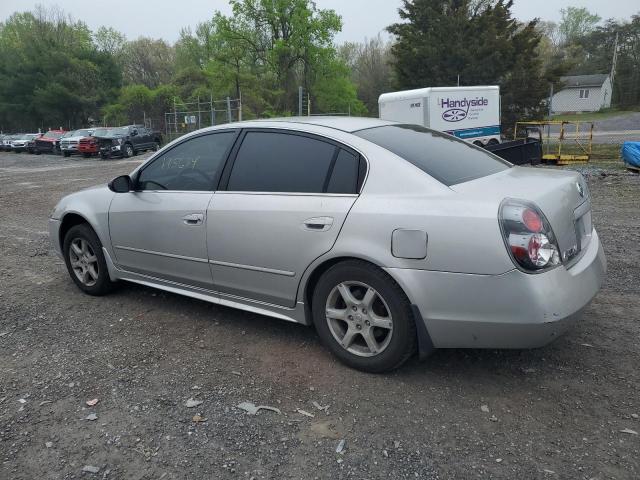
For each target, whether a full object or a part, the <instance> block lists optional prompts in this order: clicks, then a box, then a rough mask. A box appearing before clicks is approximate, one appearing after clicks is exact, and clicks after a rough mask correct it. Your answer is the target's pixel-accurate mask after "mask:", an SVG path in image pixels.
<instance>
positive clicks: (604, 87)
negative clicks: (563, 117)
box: [551, 73, 611, 113]
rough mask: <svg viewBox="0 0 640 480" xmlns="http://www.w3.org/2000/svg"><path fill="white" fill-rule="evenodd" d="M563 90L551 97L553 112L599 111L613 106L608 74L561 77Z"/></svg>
mask: <svg viewBox="0 0 640 480" xmlns="http://www.w3.org/2000/svg"><path fill="white" fill-rule="evenodd" d="M560 82H562V90H560V91H559V92H557V93H556V94H554V95H553V97H552V98H551V111H552V112H553V113H573V112H597V111H598V110H601V109H603V108H609V107H610V106H611V78H610V77H609V75H608V74H606V73H603V74H596V75H572V76H568V77H560Z"/></svg>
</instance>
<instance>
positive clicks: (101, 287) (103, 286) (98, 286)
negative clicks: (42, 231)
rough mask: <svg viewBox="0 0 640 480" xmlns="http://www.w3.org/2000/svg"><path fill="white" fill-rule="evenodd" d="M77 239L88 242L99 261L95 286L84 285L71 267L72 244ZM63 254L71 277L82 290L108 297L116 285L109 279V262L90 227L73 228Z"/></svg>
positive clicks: (65, 240) (70, 230) (83, 225)
mask: <svg viewBox="0 0 640 480" xmlns="http://www.w3.org/2000/svg"><path fill="white" fill-rule="evenodd" d="M77 239H78V240H84V241H86V242H87V243H88V244H89V246H90V247H91V250H92V253H93V255H95V257H96V259H97V267H98V268H97V270H98V272H97V273H98V278H97V279H96V280H95V284H93V285H85V284H84V283H82V281H80V279H79V278H78V277H77V276H76V273H75V272H74V270H73V268H72V266H71V258H70V257H71V253H70V249H71V244H72V242H74V241H75V240H77ZM62 252H63V256H64V261H65V264H66V265H67V271H68V272H69V276H70V277H71V280H73V282H74V283H75V284H76V285H77V286H78V288H79V289H80V290H82V291H83V292H85V293H88V294H89V295H94V296H101V295H106V294H107V293H109V292H111V291H112V290H113V288H114V287H115V283H114V282H112V281H111V279H110V278H109V271H108V269H107V262H106V261H105V258H104V254H103V253H102V244H101V243H100V239H99V238H98V236H97V235H96V234H95V232H94V231H93V229H92V228H91V227H90V226H89V225H87V224H86V223H83V224H80V225H75V226H73V227H71V228H70V229H69V231H68V232H67V234H66V235H65V237H64V242H63V244H62Z"/></svg>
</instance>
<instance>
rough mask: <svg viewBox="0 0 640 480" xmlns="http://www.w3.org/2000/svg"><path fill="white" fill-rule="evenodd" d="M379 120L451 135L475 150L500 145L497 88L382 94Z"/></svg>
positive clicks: (430, 89) (444, 88)
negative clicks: (409, 124)
mask: <svg viewBox="0 0 640 480" xmlns="http://www.w3.org/2000/svg"><path fill="white" fill-rule="evenodd" d="M378 105H379V107H380V108H379V110H380V118H381V119H383V120H393V121H396V122H403V123H412V124H418V125H422V126H424V127H428V128H432V129H434V130H438V131H440V132H445V133H449V134H451V135H455V136H456V137H458V138H461V139H463V140H466V141H468V142H471V143H474V144H476V145H479V146H483V145H495V144H497V143H500V87H497V86H478V87H432V88H420V89H418V90H406V91H403V92H392V93H384V94H382V95H380V98H379V99H378Z"/></svg>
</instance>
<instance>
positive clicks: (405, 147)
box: [354, 125, 509, 186]
mask: <svg viewBox="0 0 640 480" xmlns="http://www.w3.org/2000/svg"><path fill="white" fill-rule="evenodd" d="M354 135H357V136H359V137H362V138H364V139H366V140H369V141H370V142H373V143H375V144H376V145H380V146H381V147H383V148H386V149H387V150H389V151H390V152H393V153H395V154H396V155H398V156H400V157H402V158H404V159H405V160H407V161H408V162H411V163H412V164H414V165H415V166H416V167H418V168H419V169H421V170H422V171H424V172H426V173H428V174H429V175H431V176H432V177H433V178H435V179H436V180H438V181H440V182H442V183H444V184H445V185H447V186H448V185H455V184H457V183H463V182H468V181H470V180H474V179H476V178H480V177H486V176H487V175H492V174H494V173H497V172H501V171H502V170H505V169H507V168H509V164H508V163H507V162H505V161H503V160H502V159H500V158H498V157H496V156H495V155H492V154H490V153H488V152H487V151H485V150H483V149H482V148H480V147H475V146H472V145H470V144H468V143H467V142H463V141H462V140H459V139H457V138H455V137H452V136H450V135H446V134H444V133H440V132H436V131H434V130H429V129H428V128H424V127H421V126H418V125H388V126H384V127H376V128H370V129H367V130H360V131H359V132H354Z"/></svg>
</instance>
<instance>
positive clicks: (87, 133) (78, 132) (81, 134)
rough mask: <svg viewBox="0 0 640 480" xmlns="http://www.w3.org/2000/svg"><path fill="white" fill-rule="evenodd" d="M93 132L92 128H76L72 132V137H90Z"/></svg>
mask: <svg viewBox="0 0 640 480" xmlns="http://www.w3.org/2000/svg"><path fill="white" fill-rule="evenodd" d="M92 134H93V129H89V128H83V129H82V130H76V131H75V132H73V136H74V137H90V136H91V135H92Z"/></svg>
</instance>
